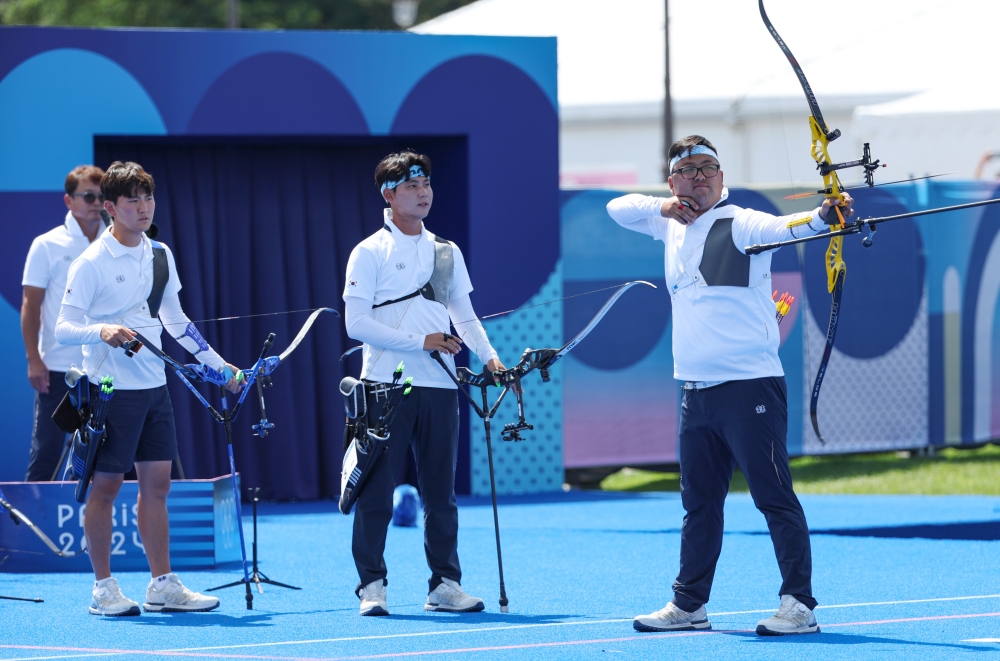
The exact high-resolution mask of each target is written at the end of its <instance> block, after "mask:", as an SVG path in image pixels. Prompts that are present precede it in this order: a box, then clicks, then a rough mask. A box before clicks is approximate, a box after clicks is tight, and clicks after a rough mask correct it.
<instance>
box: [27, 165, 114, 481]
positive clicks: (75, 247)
mask: <svg viewBox="0 0 1000 661" xmlns="http://www.w3.org/2000/svg"><path fill="white" fill-rule="evenodd" d="M103 176H104V170H102V169H101V168H99V167H96V166H93V165H81V166H78V167H76V168H74V169H73V171H72V172H70V173H69V174H68V175H66V181H65V182H64V187H65V190H66V194H65V195H64V196H63V202H65V203H66V209H67V211H66V217H65V218H64V219H63V223H62V225H59V226H58V227H56V228H54V229H52V230H49V231H48V232H46V233H45V234H42V235H41V236H38V237H35V240H34V241H32V243H31V249H30V250H28V258H27V260H26V262H25V265H24V278H23V280H22V281H21V284H22V285H23V286H24V296H23V299H22V302H21V334H22V336H23V337H24V349H25V353H26V354H27V356H28V383H30V384H31V387H32V388H33V389H34V390H35V422H34V425H32V430H33V434H32V437H31V454H30V455H29V458H28V469H27V472H26V473H25V477H24V479H25V480H26V481H28V482H40V481H44V480H54V479H56V477H57V474H56V473H57V472H58V470H59V468H60V466H59V464H60V463H61V462H60V456H61V453H62V451H63V446H64V443H65V440H66V433H65V432H63V431H62V430H61V429H59V428H58V427H57V426H56V424H55V423H54V422H52V412H53V411H55V409H56V406H58V405H59V402H60V401H61V400H62V398H63V395H65V394H66V391H67V390H68V386H66V383H65V380H64V377H65V373H66V371H67V370H68V369H69V368H70V366H72V365H74V364H75V365H82V364H83V350H82V347H80V346H71V345H65V344H59V343H58V342H56V338H55V326H56V317H57V316H58V315H59V304H60V303H61V302H62V296H63V292H65V291H66V274H67V273H68V272H69V265H70V264H72V263H73V260H75V259H76V258H77V257H79V256H80V254H81V253H83V251H84V250H86V249H87V246H89V245H90V244H91V242H92V241H94V239H96V238H97V235H98V234H99V233H100V232H101V231H102V230H103V229H104V221H103V218H102V216H101V210H102V209H103V208H104V207H103V206H102V205H103V204H104V196H103V195H101V189H100V184H101V177H103Z"/></svg>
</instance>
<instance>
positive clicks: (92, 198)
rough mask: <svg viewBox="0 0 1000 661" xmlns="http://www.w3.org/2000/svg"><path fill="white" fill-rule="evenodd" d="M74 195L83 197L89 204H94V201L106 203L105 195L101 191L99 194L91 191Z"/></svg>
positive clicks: (74, 195)
mask: <svg viewBox="0 0 1000 661" xmlns="http://www.w3.org/2000/svg"><path fill="white" fill-rule="evenodd" d="M72 197H82V198H83V201H84V202H86V203H87V204H93V203H94V202H101V203H102V204H103V203H104V195H102V194H100V193H98V194H97V195H94V194H93V193H91V192H86V193H73V195H72Z"/></svg>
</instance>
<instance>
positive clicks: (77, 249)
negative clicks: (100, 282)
mask: <svg viewBox="0 0 1000 661" xmlns="http://www.w3.org/2000/svg"><path fill="white" fill-rule="evenodd" d="M89 245H90V239H88V238H87V236H86V235H85V234H84V233H83V230H81V229H80V223H78V222H77V220H76V218H74V217H73V214H72V213H70V212H69V211H67V212H66V220H65V222H64V223H63V224H62V225H60V226H59V227H56V228H54V229H51V230H49V231H48V232H46V233H45V234H42V235H41V236H37V237H35V240H34V241H32V242H31V248H30V249H29V250H28V259H27V260H25V262H24V277H23V278H22V279H21V285H22V286H24V287H38V288H39V289H44V290H45V298H44V300H43V301H42V326H41V328H40V329H39V331H38V353H39V354H40V355H41V357H42V361H43V362H44V363H45V366H46V367H48V368H49V370H50V371H53V372H65V371H66V370H68V369H69V368H70V366H71V365H74V364H75V365H77V366H79V365H81V364H82V362H83V351H82V350H81V348H80V347H79V346H72V345H67V344H59V343H58V342H56V336H55V328H56V318H58V316H59V306H60V305H62V297H63V292H64V291H66V275H67V274H68V273H69V265H70V264H72V263H73V260H75V259H76V258H77V257H79V256H80V255H81V254H82V253H83V251H84V250H86V249H87V247H88V246H89Z"/></svg>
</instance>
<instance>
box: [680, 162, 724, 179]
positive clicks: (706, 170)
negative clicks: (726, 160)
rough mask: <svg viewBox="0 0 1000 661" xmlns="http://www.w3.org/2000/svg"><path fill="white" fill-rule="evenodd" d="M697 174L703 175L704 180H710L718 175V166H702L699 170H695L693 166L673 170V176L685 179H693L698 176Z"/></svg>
mask: <svg viewBox="0 0 1000 661" xmlns="http://www.w3.org/2000/svg"><path fill="white" fill-rule="evenodd" d="M699 172H700V173H702V174H703V175H705V178H706V179H711V178H712V177H714V176H716V175H717V174H719V166H718V165H715V164H712V165H703V166H701V167H700V168H696V167H694V166H693V165H689V166H687V167H684V168H678V169H676V170H674V172H673V174H679V175H680V176H682V177H684V178H685V179H694V178H695V177H697V176H698V173H699Z"/></svg>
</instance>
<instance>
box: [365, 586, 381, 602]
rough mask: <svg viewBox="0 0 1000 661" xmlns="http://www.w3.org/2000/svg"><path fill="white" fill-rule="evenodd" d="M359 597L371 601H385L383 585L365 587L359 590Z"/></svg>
mask: <svg viewBox="0 0 1000 661" xmlns="http://www.w3.org/2000/svg"><path fill="white" fill-rule="evenodd" d="M361 596H362V598H364V599H370V600H373V601H385V585H382V584H380V583H376V584H375V585H374V586H371V585H368V586H365V587H363V588H361Z"/></svg>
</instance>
